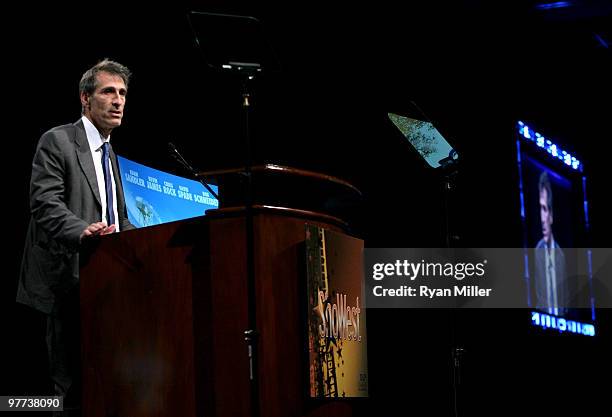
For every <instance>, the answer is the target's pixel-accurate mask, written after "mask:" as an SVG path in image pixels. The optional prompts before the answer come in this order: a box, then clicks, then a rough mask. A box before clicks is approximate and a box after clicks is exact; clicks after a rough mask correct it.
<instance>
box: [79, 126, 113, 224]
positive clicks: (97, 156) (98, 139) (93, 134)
mask: <svg viewBox="0 0 612 417" xmlns="http://www.w3.org/2000/svg"><path fill="white" fill-rule="evenodd" d="M82 120H83V126H85V133H86V134H87V142H89V149H90V150H91V156H92V157H93V163H94V168H95V169H96V179H97V181H98V191H99V192H100V202H101V203H102V219H101V221H103V222H106V224H108V219H107V218H106V187H105V182H104V168H102V145H103V144H104V142H109V143H110V135H108V137H107V138H103V137H102V135H101V134H100V132H99V131H98V129H97V128H96V127H95V126H94V124H93V123H92V122H91V121H90V120H89V119H88V118H87V117H85V116H83V117H82ZM109 162H110V161H109ZM109 168H110V173H111V183H112V187H113V212H114V213H115V231H117V232H118V231H119V215H118V213H117V187H116V185H115V175H114V174H113V165H112V164H110V163H109Z"/></svg>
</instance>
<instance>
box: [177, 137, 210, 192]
mask: <svg viewBox="0 0 612 417" xmlns="http://www.w3.org/2000/svg"><path fill="white" fill-rule="evenodd" d="M168 150H169V151H170V155H171V156H172V157H173V158H174V159H175V160H176V161H177V162H178V163H179V164H181V165H182V166H183V167H184V168H185V169H186V170H187V171H189V172H190V173H191V175H192V176H193V177H194V178H195V179H196V180H197V181H199V182H200V183H202V185H204V187H205V188H206V189H207V190H208V192H209V193H211V194H212V196H213V197H215V198H216V199H217V200H218V199H219V196H218V195H217V193H215V192H214V190H213V189H212V188H210V186H209V185H208V184H207V183H206V181H204V179H203V178H201V177H200V175H198V171H196V170H195V169H194V168H193V167H192V166H191V165H190V164H189V162H187V160H185V158H183V155H181V153H180V152H179V151H178V149H176V146H175V145H174V143H172V142H168Z"/></svg>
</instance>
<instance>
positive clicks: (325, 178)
mask: <svg viewBox="0 0 612 417" xmlns="http://www.w3.org/2000/svg"><path fill="white" fill-rule="evenodd" d="M244 172H245V168H244V167H239V168H228V169H220V170H215V171H203V172H200V173H198V174H197V177H198V178H202V179H210V178H217V179H218V178H222V177H225V176H231V175H238V174H244ZM251 172H252V173H253V174H256V175H268V174H271V175H275V174H278V175H284V176H286V177H291V176H293V177H298V178H303V179H312V180H315V181H321V182H328V183H333V184H337V185H339V186H341V187H344V188H347V189H349V190H351V191H353V192H355V194H356V195H358V196H360V197H361V196H362V193H361V191H360V190H359V189H358V188H357V187H355V186H354V185H353V184H351V183H350V182H348V181H345V180H343V179H341V178H338V177H334V176H333V175H328V174H323V173H320V172H315V171H308V170H305V169H300V168H294V167H288V166H283V165H276V164H265V165H256V166H253V167H252V168H251Z"/></svg>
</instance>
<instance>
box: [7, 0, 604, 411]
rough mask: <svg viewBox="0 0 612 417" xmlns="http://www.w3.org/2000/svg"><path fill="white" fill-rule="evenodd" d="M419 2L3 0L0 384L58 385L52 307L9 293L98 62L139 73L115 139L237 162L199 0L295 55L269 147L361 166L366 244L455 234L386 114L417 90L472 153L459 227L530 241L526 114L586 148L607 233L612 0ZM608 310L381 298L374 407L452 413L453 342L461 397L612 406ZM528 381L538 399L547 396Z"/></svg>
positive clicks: (290, 155) (284, 77)
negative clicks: (49, 171)
mask: <svg viewBox="0 0 612 417" xmlns="http://www.w3.org/2000/svg"><path fill="white" fill-rule="evenodd" d="M414 3H415V4H413V5H409V6H407V5H404V6H401V7H400V6H399V5H396V4H395V2H384V1H383V2H381V1H376V2H360V3H358V2H342V3H337V2H301V3H294V2H280V1H278V2H225V1H223V2H222V1H210V2H195V1H193V2H186V1H183V2H181V1H172V2H160V3H159V4H157V5H153V3H150V4H149V5H148V6H136V5H126V4H112V3H108V4H107V3H105V4H100V5H93V6H86V5H80V6H78V7H75V8H68V7H66V6H63V7H61V8H58V7H56V6H55V5H53V6H51V5H49V4H47V5H46V6H35V5H34V4H33V3H32V4H30V3H28V2H22V3H20V4H18V5H13V6H12V7H6V6H3V7H6V8H5V10H4V11H3V12H2V21H3V22H2V23H3V24H2V27H3V28H2V32H3V33H2V43H3V45H4V46H3V48H2V54H3V66H2V67H3V77H2V85H3V92H4V99H5V100H4V101H5V103H4V105H3V106H2V107H3V110H2V112H3V115H4V117H3V121H4V123H3V124H4V129H3V133H4V140H3V143H4V148H3V149H4V151H3V163H2V167H3V176H2V179H3V185H5V187H4V189H5V191H4V197H3V201H4V206H5V210H3V212H4V213H7V214H6V215H5V217H4V222H3V226H4V239H5V245H4V247H5V249H4V250H3V262H2V265H3V268H4V271H3V276H4V278H3V280H2V282H3V286H2V304H3V307H4V308H5V309H6V311H7V313H5V314H3V322H4V324H3V337H2V342H1V344H2V347H3V351H4V352H6V353H4V355H3V356H2V363H1V366H2V372H1V373H0V374H1V375H2V377H1V378H2V383H3V384H5V385H3V386H0V387H1V388H2V389H1V390H0V394H2V395H8V394H26V393H28V394H36V393H42V392H43V390H45V389H46V388H47V384H48V383H47V381H46V380H45V379H44V375H45V372H44V368H45V366H46V359H45V356H44V355H45V347H44V339H43V338H42V337H41V335H42V334H43V330H44V325H43V323H42V322H41V321H40V317H38V316H37V315H36V314H34V313H32V312H30V311H28V310H27V309H25V308H23V307H21V306H17V305H16V304H15V303H14V301H13V300H14V294H15V287H16V281H17V276H18V271H19V263H20V256H21V249H22V245H23V241H24V237H25V232H26V228H27V220H28V215H27V213H28V180H29V175H30V164H31V159H32V155H33V152H34V148H35V145H36V142H37V140H38V138H39V137H40V135H41V134H42V133H43V132H44V131H45V130H47V129H49V128H51V127H53V126H56V125H59V124H64V123H69V122H73V121H76V120H77V118H78V117H79V113H80V104H79V99H78V80H79V77H80V75H81V74H82V73H83V72H84V71H85V70H86V69H87V68H89V67H90V66H91V65H93V64H94V63H95V62H96V61H97V60H99V59H101V58H104V57H109V58H111V59H115V60H117V61H119V62H121V63H123V64H125V65H127V66H128V67H130V69H132V71H133V73H134V78H133V82H132V84H131V86H130V93H129V97H128V104H127V110H126V115H125V118H124V125H123V126H122V127H120V128H119V129H117V130H116V131H115V132H113V147H114V149H115V150H116V152H117V153H119V154H121V155H123V156H125V157H127V158H129V159H133V160H135V161H137V162H140V163H143V164H146V165H150V166H153V167H156V168H158V169H163V170H166V171H171V172H174V173H176V174H178V175H184V172H181V171H180V170H179V169H178V168H177V167H176V166H175V165H174V164H173V162H172V161H171V160H170V158H169V157H168V156H167V150H166V149H167V148H166V144H167V142H168V141H173V142H174V143H175V144H176V145H177V146H178V147H179V148H180V149H181V150H182V152H183V153H184V154H185V156H186V157H187V158H188V159H189V160H191V161H192V162H193V164H194V165H195V166H197V167H199V168H201V169H215V168H221V167H228V166H237V165H239V164H240V163H241V161H242V158H243V152H242V150H241V149H242V144H243V136H242V125H241V115H240V91H239V85H238V84H237V83H236V82H235V80H233V79H231V78H230V77H227V76H222V75H220V74H217V73H215V72H213V71H210V70H208V69H207V68H206V67H205V66H204V65H203V63H202V61H201V57H200V56H199V55H198V53H197V51H196V50H195V49H194V46H193V40H192V37H191V34H190V31H189V28H188V26H187V21H186V12H187V11H188V10H190V9H194V10H200V11H210V12H222V13H234V14H244V15H253V16H256V17H258V18H259V19H260V20H261V21H262V23H263V24H264V27H265V30H266V34H267V36H268V38H269V40H270V43H271V45H272V47H273V48H274V50H275V51H276V53H277V55H278V58H279V61H280V63H281V66H282V72H281V73H280V74H275V75H266V76H264V77H262V78H261V79H260V80H259V81H257V82H256V85H255V96H254V103H255V110H254V114H253V118H254V119H253V120H254V121H253V140H254V144H255V160H256V161H257V162H272V163H279V164H285V165H291V166H296V167H301V168H306V169H311V170H315V171H321V172H325V173H329V174H332V175H337V176H339V177H342V178H345V179H347V180H349V181H351V182H353V183H354V184H355V185H356V186H357V187H358V188H360V189H361V190H362V191H363V192H364V195H365V200H364V204H363V206H362V208H361V209H360V210H355V211H354V212H353V213H352V221H353V226H354V231H355V234H356V235H358V236H360V237H362V238H364V239H365V242H366V246H370V247H429V246H433V247H437V246H443V245H444V238H443V228H442V224H443V221H442V219H443V217H442V216H443V211H442V208H443V206H442V196H441V184H440V181H439V178H437V177H436V176H435V175H434V174H433V173H432V172H431V171H429V170H427V169H426V168H425V166H424V164H423V162H422V161H421V160H420V159H419V157H418V155H416V154H415V153H414V152H413V151H412V150H411V149H410V147H409V145H408V144H407V143H406V142H405V141H404V140H403V138H402V137H401V136H398V133H397V132H396V131H395V130H394V129H393V128H392V127H391V126H390V123H389V122H388V121H387V120H386V119H385V112H386V111H387V110H388V109H392V108H397V107H398V106H399V107H401V106H402V104H403V103H405V102H406V101H407V100H415V101H416V102H417V103H419V105H420V106H421V108H422V109H423V110H424V111H425V112H426V113H427V114H428V115H429V117H430V118H431V119H433V120H435V121H436V122H437V124H438V125H439V127H440V130H442V131H443V132H444V134H445V136H446V137H447V138H448V140H449V142H451V144H453V145H454V146H455V147H456V148H457V149H458V151H459V153H460V155H461V156H462V158H463V165H462V167H461V170H460V173H459V177H458V179H457V182H458V188H457V191H456V192H455V195H456V200H455V204H454V207H453V213H452V214H451V221H452V223H453V225H454V226H455V229H456V233H457V235H458V236H459V241H457V242H455V243H456V244H460V245H462V246H468V247H470V246H471V247H516V246H519V245H521V242H522V241H521V234H520V221H519V220H520V219H519V216H518V212H519V203H518V194H517V192H518V191H517V170H516V165H515V164H516V159H515V124H514V123H515V121H516V120H517V119H521V120H524V121H525V122H527V123H531V124H533V126H534V127H536V128H537V129H538V130H539V131H541V132H542V133H544V134H546V135H548V136H550V137H554V138H558V141H559V143H560V144H563V145H564V146H565V147H566V148H567V149H569V150H570V151H573V152H575V153H576V154H578V155H579V156H580V157H581V159H582V160H583V161H584V163H585V165H586V167H587V175H588V176H589V198H590V200H591V211H590V214H591V222H592V228H593V235H592V242H593V246H602V247H609V245H610V243H609V240H608V239H607V237H608V235H609V233H610V231H611V230H612V228H611V222H610V218H609V213H611V212H612V210H611V208H612V207H611V203H610V199H609V198H607V195H606V194H607V191H608V190H609V188H610V187H609V185H608V180H609V178H610V171H609V169H610V164H609V163H608V159H609V156H610V155H611V151H612V149H611V145H610V141H609V140H608V139H609V138H610V134H611V129H610V127H609V124H608V120H609V118H610V114H612V112H611V110H612V109H611V105H610V100H609V97H610V74H611V73H612V71H611V70H612V66H611V65H610V57H611V55H610V51H609V49H608V48H607V47H605V46H604V45H605V41H606V33H605V32H602V31H601V30H600V29H601V28H606V27H608V28H609V27H610V13H609V12H610V10H609V7H606V5H605V2H596V1H592V2H574V3H576V4H578V5H580V4H583V3H584V4H583V7H582V8H578V7H577V8H576V9H575V10H573V11H571V12H568V13H567V14H563V13H561V12H558V13H556V14H554V13H552V14H545V13H544V12H541V11H537V10H536V9H534V7H533V6H534V4H535V2H530V1H522V2H506V3H504V4H503V5H497V6H496V8H492V7H489V6H485V4H486V3H489V2H479V1H463V2H452V3H451V2H449V4H447V3H444V2H440V1H427V2H414ZM510 3H512V4H510ZM514 3H516V4H514ZM587 6H589V7H587ZM553 12H554V11H553ZM608 36H609V32H608ZM607 39H608V40H609V37H608V38H607ZM288 192H289V191H288ZM6 209H8V210H6ZM599 317H600V319H601V320H602V322H601V323H600V325H601V326H600V336H599V337H597V338H595V339H588V340H586V338H580V337H554V336H553V335H539V334H534V333H533V332H532V331H530V329H529V328H528V322H529V318H528V315H527V313H526V312H525V311H520V310H516V311H486V312H485V311H462V312H449V311H434V310H431V311H408V310H406V311H399V312H398V311H368V326H369V337H368V338H369V341H370V344H369V368H370V378H371V382H370V389H371V398H370V400H369V401H368V402H367V403H365V406H364V407H361V408H360V410H361V411H362V412H363V414H364V415H389V416H395V415H407V414H408V415H410V414H411V413H413V414H415V415H420V414H421V413H422V411H423V410H427V411H428V412H429V414H431V415H452V413H453V409H454V405H453V384H452V381H453V366H452V360H451V349H452V347H453V346H456V345H457V344H458V343H459V344H461V345H462V346H463V347H465V349H466V354H465V357H464V361H463V365H462V384H461V386H460V387H459V389H460V394H461V395H460V403H459V407H460V409H461V410H462V411H461V414H464V415H468V414H469V415H477V414H485V413H486V414H491V413H497V412H500V411H502V410H510V409H512V410H513V411H517V412H522V414H523V415H530V414H531V413H532V412H533V414H536V413H537V411H538V410H539V411H542V410H547V411H551V414H552V412H557V413H561V414H564V413H566V412H567V411H568V410H569V409H570V408H571V407H572V406H578V405H579V406H580V407H577V408H576V409H578V410H582V411H584V412H586V413H588V412H593V413H594V412H595V410H604V409H606V405H607V403H608V399H607V398H605V397H604V396H603V393H604V386H605V384H603V385H602V384H598V383H596V382H595V381H598V380H607V378H606V377H607V375H604V369H605V368H606V367H610V358H609V352H610V348H611V346H610V324H609V320H610V319H611V318H612V317H611V316H610V314H609V312H608V311H601V312H600V316H599ZM565 396H571V397H572V398H575V399H576V400H575V401H573V402H572V401H570V404H569V405H568V404H567V401H566V402H563V401H560V400H559V399H560V398H564V397H565ZM528 398H537V399H538V400H537V404H536V405H535V406H534V407H535V408H528V407H527V404H528V403H529V401H528ZM547 398H548V399H550V400H545V399H547ZM586 398H588V401H586V400H585V399H586ZM538 404H539V405H538ZM581 407H584V408H581Z"/></svg>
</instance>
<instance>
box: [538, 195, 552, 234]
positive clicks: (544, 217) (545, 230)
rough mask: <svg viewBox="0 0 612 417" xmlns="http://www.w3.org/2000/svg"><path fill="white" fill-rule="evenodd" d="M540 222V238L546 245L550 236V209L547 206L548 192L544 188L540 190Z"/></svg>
mask: <svg viewBox="0 0 612 417" xmlns="http://www.w3.org/2000/svg"><path fill="white" fill-rule="evenodd" d="M540 220H541V221H542V236H543V237H544V240H545V241H546V243H550V237H551V235H552V223H553V216H552V207H549V206H548V191H547V190H546V188H542V189H541V190H540Z"/></svg>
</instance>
